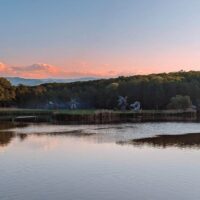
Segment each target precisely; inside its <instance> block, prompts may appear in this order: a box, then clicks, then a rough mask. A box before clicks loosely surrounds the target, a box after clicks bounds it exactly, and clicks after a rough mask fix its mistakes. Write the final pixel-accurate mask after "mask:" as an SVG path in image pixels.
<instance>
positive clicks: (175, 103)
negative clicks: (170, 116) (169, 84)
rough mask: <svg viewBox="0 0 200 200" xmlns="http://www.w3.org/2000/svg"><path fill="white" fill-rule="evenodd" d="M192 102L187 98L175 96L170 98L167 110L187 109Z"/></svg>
mask: <svg viewBox="0 0 200 200" xmlns="http://www.w3.org/2000/svg"><path fill="white" fill-rule="evenodd" d="M191 105H192V102H191V99H190V97H189V96H182V95H176V96H175V97H172V98H171V100H170V103H169V105H168V108H170V109H187V108H189V107H191Z"/></svg>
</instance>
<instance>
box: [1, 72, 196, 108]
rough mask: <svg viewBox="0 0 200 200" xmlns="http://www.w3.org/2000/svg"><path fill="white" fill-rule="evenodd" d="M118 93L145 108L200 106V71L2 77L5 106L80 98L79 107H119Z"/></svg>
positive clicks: (65, 102) (30, 105) (64, 102)
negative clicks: (78, 78)
mask: <svg viewBox="0 0 200 200" xmlns="http://www.w3.org/2000/svg"><path fill="white" fill-rule="evenodd" d="M118 96H124V97H127V101H128V103H129V104H131V103H133V102H135V101H139V102H140V103H141V106H142V108H143V109H166V108H170V105H172V108H174V107H176V106H175V105H180V102H182V101H184V103H185V102H186V101H187V100H188V101H189V103H190V104H193V105H196V106H199V105H200V72H199V71H190V72H184V71H180V72H174V73H160V74H150V75H136V76H130V77H123V76H121V77H118V78H110V79H101V80H95V81H87V82H74V83H47V84H42V85H38V86H25V85H19V86H16V87H14V86H12V85H11V84H10V82H9V81H7V80H6V79H5V78H0V106H1V107H2V106H15V107H21V108H49V107H50V106H51V105H53V107H55V108H66V107H67V106H68V102H70V100H71V99H76V101H77V102H79V108H85V109H86V108H91V109H118V101H117V100H118ZM176 96H177V98H175V97H176ZM181 97H183V98H181ZM184 97H185V98H184ZM181 99H182V100H181ZM175 101H177V102H179V103H175ZM49 102H51V105H50V103H49ZM186 104H187V103H186Z"/></svg>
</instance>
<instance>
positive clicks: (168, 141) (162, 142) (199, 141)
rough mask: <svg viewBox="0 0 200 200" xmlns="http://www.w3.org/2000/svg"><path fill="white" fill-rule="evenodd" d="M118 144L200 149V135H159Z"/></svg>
mask: <svg viewBox="0 0 200 200" xmlns="http://www.w3.org/2000/svg"><path fill="white" fill-rule="evenodd" d="M118 144H122V145H123V144H133V145H135V146H143V145H150V146H153V147H162V148H166V147H178V148H200V133H188V134H182V135H158V136H155V137H150V138H139V139H134V140H130V141H128V142H123V141H122V142H118Z"/></svg>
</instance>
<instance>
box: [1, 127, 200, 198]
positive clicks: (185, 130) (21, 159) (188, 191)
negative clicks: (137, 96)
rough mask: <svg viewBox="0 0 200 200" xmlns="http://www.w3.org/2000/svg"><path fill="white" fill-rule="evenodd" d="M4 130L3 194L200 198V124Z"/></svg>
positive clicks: (62, 196)
mask: <svg viewBox="0 0 200 200" xmlns="http://www.w3.org/2000/svg"><path fill="white" fill-rule="evenodd" d="M0 129H1V130H0V172H1V173H0V200H129V199H130V200H133V199H135V200H151V199H152V200H171V199H173V200H199V199H200V134H198V133H200V124H198V123H143V124H120V125H95V126H94V125H92V126H88V125H84V126H71V125H70V126H69V125H48V124H39V125H36V124H35V125H31V124H30V125H17V126H14V125H9V124H4V125H1V126H0ZM156 135H159V136H157V137H155V136H156Z"/></svg>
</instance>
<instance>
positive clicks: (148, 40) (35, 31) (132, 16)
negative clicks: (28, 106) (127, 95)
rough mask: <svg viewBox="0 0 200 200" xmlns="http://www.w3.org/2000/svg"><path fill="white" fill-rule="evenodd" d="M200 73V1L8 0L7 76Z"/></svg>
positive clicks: (1, 36)
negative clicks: (180, 71) (198, 71)
mask: <svg viewBox="0 0 200 200" xmlns="http://www.w3.org/2000/svg"><path fill="white" fill-rule="evenodd" d="M179 70H185V71H189V70H200V1H199V0H167V1H166V0H123V1H122V0H0V75H1V76H19V77H24V78H68V77H70V78H71V77H91V76H92V77H117V76H130V75H135V74H149V73H159V72H171V71H179Z"/></svg>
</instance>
